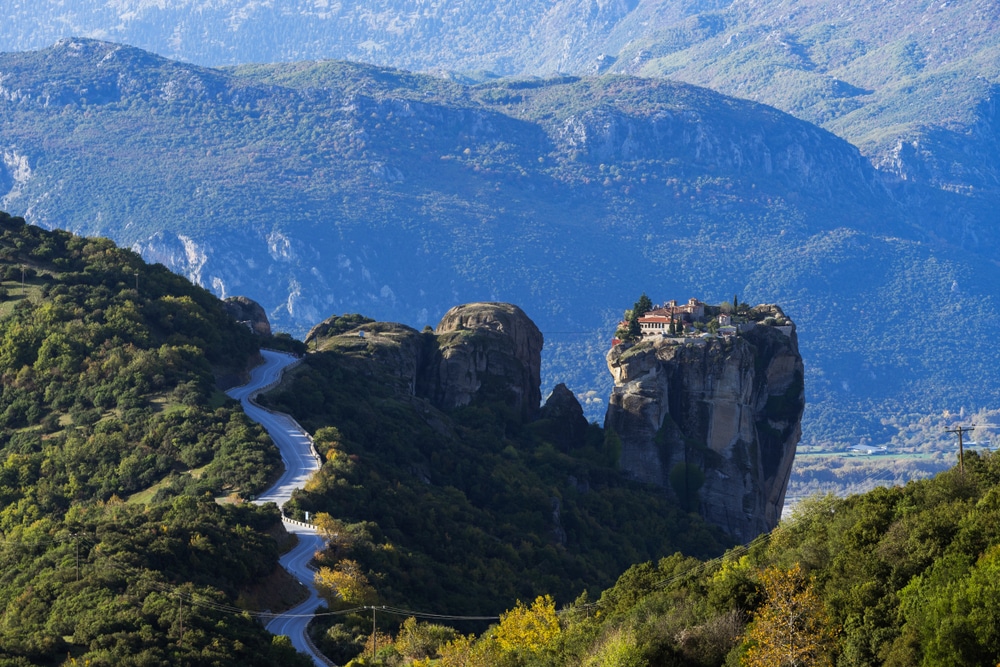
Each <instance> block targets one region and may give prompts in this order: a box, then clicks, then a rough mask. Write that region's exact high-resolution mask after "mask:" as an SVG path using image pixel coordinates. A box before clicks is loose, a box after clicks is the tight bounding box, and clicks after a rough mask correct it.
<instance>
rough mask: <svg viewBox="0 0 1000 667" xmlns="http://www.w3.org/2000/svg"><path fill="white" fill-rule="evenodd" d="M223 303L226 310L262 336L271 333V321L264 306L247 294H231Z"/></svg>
mask: <svg viewBox="0 0 1000 667" xmlns="http://www.w3.org/2000/svg"><path fill="white" fill-rule="evenodd" d="M223 303H224V304H225V306H226V311H227V312H228V313H229V315H230V316H231V317H232V318H233V319H234V320H236V321H237V322H242V323H243V324H246V325H247V326H248V327H250V330H251V331H253V332H254V333H255V334H258V335H260V336H270V335H271V323H270V322H269V321H268V319H267V313H265V312H264V308H263V307H262V306H261V305H260V304H259V303H257V302H256V301H254V300H253V299H250V298H247V297H245V296H231V297H229V298H228V299H225V300H224V301H223Z"/></svg>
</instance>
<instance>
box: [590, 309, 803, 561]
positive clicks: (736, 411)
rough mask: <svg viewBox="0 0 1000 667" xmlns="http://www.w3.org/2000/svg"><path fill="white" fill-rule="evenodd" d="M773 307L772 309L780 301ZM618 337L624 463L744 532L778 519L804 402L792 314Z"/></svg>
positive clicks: (611, 356)
mask: <svg viewBox="0 0 1000 667" xmlns="http://www.w3.org/2000/svg"><path fill="white" fill-rule="evenodd" d="M769 308H773V309H774V312H775V313H780V309H777V307H769ZM680 340H682V341H684V342H680V341H677V340H674V339H669V338H655V339H652V338H648V339H643V340H642V341H640V342H638V343H635V344H631V343H623V344H619V345H616V346H614V347H613V348H612V349H611V350H610V351H609V352H608V355H607V361H608V368H609V369H610V370H611V373H612V375H613V376H614V380H615V386H614V389H613V390H612V394H611V399H610V402H609V406H608V411H607V415H606V418H605V422H604V427H605V430H606V431H609V432H613V434H612V435H610V437H617V438H619V439H620V441H621V456H620V465H621V467H622V469H624V470H625V471H627V472H629V473H630V474H631V475H633V476H634V477H635V478H636V479H638V480H641V481H644V482H648V483H651V484H656V485H659V486H661V487H663V488H664V489H665V490H666V492H667V493H669V494H672V495H673V496H674V497H675V498H676V499H677V501H678V503H680V504H681V505H682V506H684V507H687V508H688V509H689V510H691V511H698V512H699V513H700V514H701V515H702V516H704V517H705V519H706V520H708V521H709V522H711V523H714V524H716V525H718V526H720V527H722V528H723V529H724V530H726V531H727V532H728V533H730V534H732V535H733V536H735V537H737V538H739V539H740V540H742V541H744V542H747V541H750V540H751V539H753V538H754V537H756V536H757V535H759V534H760V533H763V532H767V531H769V530H771V529H772V528H774V526H775V525H777V522H778V519H779V518H780V516H781V508H782V505H783V503H784V499H785V490H786V488H787V484H788V477H789V474H790V472H791V467H792V460H793V459H794V456H795V447H796V445H797V444H798V441H799V437H800V435H801V429H800V422H801V418H802V411H803V409H804V407H805V398H804V385H803V365H802V358H801V357H800V356H799V352H798V342H797V336H796V333H795V326H794V324H791V323H790V324H789V325H788V326H785V327H780V328H779V327H776V326H764V325H759V326H756V327H754V328H753V329H752V330H750V331H748V332H746V333H744V334H742V335H740V336H736V337H733V338H725V339H724V338H711V339H690V338H689V339H680Z"/></svg>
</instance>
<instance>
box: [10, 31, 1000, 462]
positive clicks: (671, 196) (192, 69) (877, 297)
mask: <svg viewBox="0 0 1000 667" xmlns="http://www.w3.org/2000/svg"><path fill="white" fill-rule="evenodd" d="M0 72H2V73H3V74H2V79H0V86H3V91H2V93H0V100H2V103H0V123H2V124H0V138H2V145H0V155H2V156H3V160H4V164H5V167H4V173H5V177H4V182H6V183H7V186H8V187H9V191H8V192H6V194H5V195H3V200H2V204H3V206H5V207H7V208H8V209H9V210H11V211H12V212H15V213H18V214H24V215H26V216H27V217H28V218H29V220H31V221H32V222H35V223H38V224H42V225H45V226H50V227H51V226H59V227H65V228H69V229H72V230H74V231H78V232H85V233H89V234H94V233H102V234H107V235H109V236H112V237H113V238H115V239H116V240H117V241H118V242H119V243H123V244H126V245H130V246H132V247H133V248H135V249H138V250H141V251H142V253H143V255H144V256H145V257H146V258H148V259H151V260H153V261H160V262H163V263H164V264H166V265H167V266H169V267H171V268H172V269H174V270H176V271H178V272H180V273H183V274H185V275H188V276H190V277H192V278H193V279H194V280H196V281H197V282H199V283H201V284H203V285H205V286H207V287H209V288H210V289H212V290H213V291H214V292H215V293H216V294H219V295H222V296H227V295H232V294H246V295H248V296H251V297H252V298H254V299H255V300H257V301H258V302H260V303H261V304H263V305H264V306H265V308H266V309H267V311H268V313H269V316H270V317H271V319H272V321H273V322H274V323H275V325H276V327H277V328H278V329H287V330H292V331H297V332H300V333H301V332H304V331H305V330H306V329H308V328H309V327H310V326H312V325H313V324H315V323H316V322H318V321H320V320H321V319H323V318H325V317H326V316H328V315H330V314H331V313H342V312H363V313H365V314H368V315H371V316H373V317H376V318H378V319H381V320H396V321H402V322H404V323H407V324H410V325H412V326H415V327H418V328H419V327H421V326H423V325H424V324H428V323H431V322H434V321H436V320H437V319H438V318H439V317H440V316H441V314H443V313H444V311H445V310H447V309H448V308H449V307H450V306H451V305H453V304H454V303H457V302H463V301H466V302H467V301H476V300H503V301H508V302H514V303H518V304H520V305H522V307H523V308H524V309H525V311H526V312H527V313H528V314H529V316H531V317H532V319H534V320H535V321H536V322H538V324H539V326H540V327H541V329H542V331H543V333H544V334H546V347H545V352H544V354H545V358H546V364H545V370H544V373H545V380H544V383H545V385H546V388H547V387H551V386H552V385H553V384H555V383H556V382H559V381H565V382H567V383H568V384H569V386H570V387H571V388H572V389H574V390H575V391H577V392H578V393H580V394H581V395H582V399H583V401H584V403H585V405H586V407H587V410H588V415H589V416H590V417H591V418H593V419H599V418H600V417H601V416H602V415H603V410H604V407H603V406H604V399H605V398H606V396H607V392H608V388H609V386H610V381H609V375H608V373H607V369H606V368H605V364H604V358H603V355H604V353H605V352H606V350H607V348H608V344H609V338H610V334H611V332H612V330H613V328H614V324H615V322H616V321H617V319H618V318H619V317H620V316H621V310H622V309H623V308H625V307H627V306H629V305H631V303H632V302H633V301H634V300H635V298H636V296H637V294H636V292H638V291H642V290H645V291H647V292H648V293H649V294H650V295H651V296H652V298H653V299H654V300H657V301H663V300H666V299H669V298H681V299H683V298H687V297H688V296H697V297H699V298H702V299H705V300H708V301H711V302H715V303H718V302H720V301H722V300H724V299H726V300H731V299H732V295H733V294H734V293H738V294H739V295H740V297H741V299H744V300H747V301H749V302H754V303H756V302H778V303H781V305H782V307H783V308H784V309H785V311H786V312H787V313H789V315H790V316H791V317H793V318H794V319H795V321H796V322H797V323H799V327H800V328H799V332H800V341H801V346H802V354H803V357H804V359H806V368H807V382H806V387H807V401H808V404H809V405H810V406H811V407H810V408H809V409H808V410H807V414H806V420H805V424H804V429H805V431H806V436H805V438H806V439H805V440H804V442H806V443H809V442H812V441H816V442H819V443H830V442H845V441H846V442H850V441H853V440H854V439H855V438H856V434H858V433H861V434H864V435H866V436H868V437H872V436H874V437H876V438H879V437H883V436H884V437H888V432H887V431H886V428H887V427H885V426H884V425H882V423H881V422H882V419H883V418H884V416H885V415H886V414H887V413H888V412H889V411H891V412H892V414H897V413H899V412H901V411H904V412H922V411H925V410H940V409H943V408H946V407H947V408H954V409H957V408H959V407H962V406H965V407H966V408H967V409H979V408H981V407H988V406H990V405H992V404H993V403H994V402H995V401H996V399H997V397H998V394H1000V386H998V384H997V382H996V380H995V378H992V377H991V376H990V375H989V373H988V372H987V369H986V368H985V367H984V366H983V365H982V364H980V363H979V361H978V360H980V359H983V358H988V357H989V355H990V354H991V353H992V352H991V350H990V349H989V347H988V345H987V341H989V340H990V329H991V325H990V322H992V321H995V320H996V319H997V314H998V313H997V310H998V309H997V305H996V303H995V300H994V296H993V291H994V289H993V288H994V286H995V285H996V284H1000V280H998V278H997V276H996V273H997V268H996V266H995V265H994V264H993V263H991V262H989V261H987V260H985V259H984V257H981V256H978V255H976V254H969V253H967V252H965V251H964V250H962V249H961V244H962V242H963V238H964V237H963V236H962V231H961V229H959V228H957V227H956V228H952V227H948V226H947V225H945V223H943V222H941V221H939V220H934V219H930V218H929V217H924V216H931V215H935V214H936V212H937V211H938V210H943V209H945V208H947V207H948V206H949V205H951V204H950V203H949V201H948V200H946V199H942V196H941V193H940V191H938V190H936V189H934V188H923V189H921V187H922V186H920V184H911V185H908V186H907V187H908V188H911V190H910V192H911V193H912V192H915V193H917V195H919V197H916V198H915V197H914V196H913V195H906V196H901V195H900V192H901V191H900V189H899V187H898V184H895V183H894V182H893V181H892V179H889V180H887V179H886V178H885V177H884V176H882V175H880V174H879V172H876V171H875V170H874V169H873V168H872V166H871V165H870V164H869V163H868V162H867V161H866V160H865V159H864V158H863V157H862V156H861V155H860V154H859V152H858V151H857V149H855V148H854V147H852V146H851V145H849V144H847V143H846V142H844V141H842V140H840V139H838V138H836V137H835V136H833V135H831V134H829V133H827V132H825V131H823V130H821V129H819V128H817V127H815V126H813V125H810V124H808V123H805V122H802V121H799V120H796V119H794V118H792V117H790V116H787V115H785V114H782V113H781V112H778V111H776V110H774V109H773V108H769V107H766V106H762V105H758V104H755V103H752V102H746V101H740V100H736V99H733V98H727V97H724V96H721V95H719V94H717V93H714V92H711V91H708V90H705V89H700V88H696V87H692V86H688V85H685V84H681V83H677V82H670V81H665V80H662V79H639V78H629V77H621V76H606V77H602V78H596V79H587V78H584V79H580V78H574V77H562V78H558V79H553V80H550V81H539V80H522V81H499V82H490V83H484V84H480V85H475V86H465V85H461V84H458V83H456V82H454V81H449V80H443V79H437V78H433V77H429V76H425V75H415V74H409V73H406V72H400V71H396V70H389V69H383V68H375V67H370V66H363V65H355V64H346V63H341V62H332V61H324V62H319V63H301V64H289V65H274V66H262V65H256V66H247V67H242V68H237V69H232V70H212V69H205V68H201V67H197V66H192V65H182V64H178V63H173V62H170V61H167V60H165V59H162V58H158V57H154V56H151V55H149V54H148V53H145V52H142V51H140V50H137V49H133V48H129V47H121V46H117V45H113V44H108V43H102V42H94V41H86V40H69V41H66V42H63V43H60V44H59V45H58V46H56V47H54V48H52V49H48V50H45V51H41V52H31V53H24V54H7V55H4V56H2V57H0ZM95 193H100V194H99V196H97V197H95ZM904 194H905V193H904ZM954 196H955V197H962V196H963V195H954ZM913 201H919V202H921V206H919V207H914V206H912V204H911V202H913ZM83 210H89V211H90V214H88V215H82V214H80V211H83ZM955 211H957V213H956V214H960V213H961V210H959V209H957V208H956V209H955ZM953 213H954V211H953ZM934 224H941V225H943V228H942V229H941V230H940V231H936V230H935V228H934ZM969 230H970V232H969V233H976V234H980V230H978V228H977V227H976V226H975V225H974V224H970V226H969ZM980 242H981V243H982V235H981V234H980ZM947 331H953V332H956V333H955V334H954V335H929V333H928V332H935V333H942V332H947ZM963 360H964V361H963ZM903 406H906V407H905V410H904V407H903ZM845 414H846V415H849V417H847V421H846V422H845V418H844V415H845ZM811 420H812V421H811ZM810 438H812V439H813V440H810Z"/></svg>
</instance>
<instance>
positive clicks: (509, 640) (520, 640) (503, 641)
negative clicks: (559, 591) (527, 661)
mask: <svg viewBox="0 0 1000 667" xmlns="http://www.w3.org/2000/svg"><path fill="white" fill-rule="evenodd" d="M560 632H561V628H560V627H559V617H558V616H556V603H555V601H554V600H553V599H552V596H551V595H545V596H538V597H537V598H535V601H534V603H532V605H531V607H530V608H529V607H527V606H525V604H524V603H523V602H521V601H520V600H518V601H517V604H516V605H514V608H513V609H511V610H510V611H507V612H505V613H503V614H501V615H500V625H499V626H498V627H497V629H496V640H497V643H498V644H499V645H500V648H501V649H503V650H504V651H507V652H511V651H530V652H532V653H537V652H538V651H540V650H542V649H543V648H545V647H546V646H547V645H549V643H550V642H551V641H552V640H553V639H555V638H556V637H558V636H559V633H560Z"/></svg>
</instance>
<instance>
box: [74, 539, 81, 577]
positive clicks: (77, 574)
mask: <svg viewBox="0 0 1000 667" xmlns="http://www.w3.org/2000/svg"><path fill="white" fill-rule="evenodd" d="M73 537H75V538H76V580H77V581H80V536H79V535H77V534H75V533H74V534H73Z"/></svg>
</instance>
